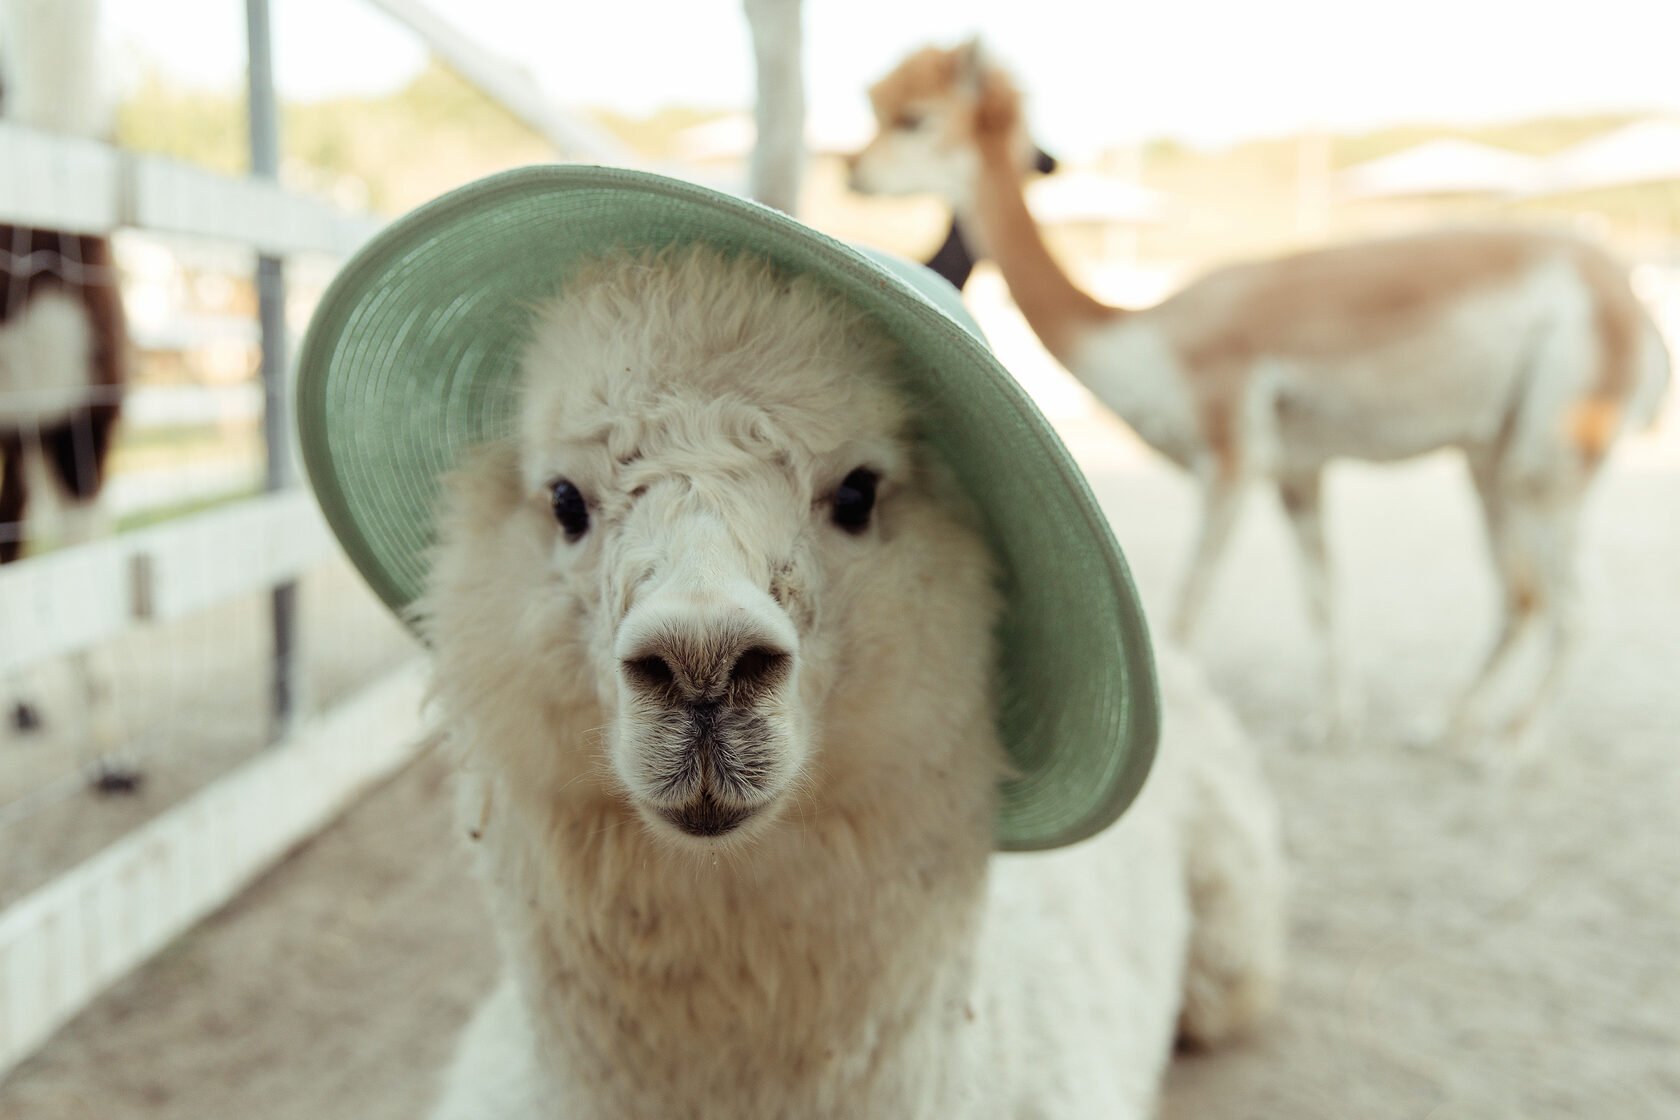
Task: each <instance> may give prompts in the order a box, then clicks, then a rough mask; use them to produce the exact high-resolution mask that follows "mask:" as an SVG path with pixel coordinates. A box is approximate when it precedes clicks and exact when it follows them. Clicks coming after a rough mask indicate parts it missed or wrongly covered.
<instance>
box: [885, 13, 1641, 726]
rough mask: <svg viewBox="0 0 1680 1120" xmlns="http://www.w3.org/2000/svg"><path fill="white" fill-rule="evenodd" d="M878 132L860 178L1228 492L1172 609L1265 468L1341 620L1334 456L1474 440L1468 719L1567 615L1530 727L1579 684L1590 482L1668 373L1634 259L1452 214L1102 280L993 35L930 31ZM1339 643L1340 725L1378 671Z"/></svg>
mask: <svg viewBox="0 0 1680 1120" xmlns="http://www.w3.org/2000/svg"><path fill="white" fill-rule="evenodd" d="M870 95H871V98H872V100H873V102H874V106H875V112H876V117H877V121H878V123H879V126H880V132H879V135H877V136H876V138H875V139H874V140H873V141H871V142H870V144H869V145H868V147H866V148H865V149H864V150H863V151H862V152H860V153H859V154H858V155H857V156H855V157H854V158H853V160H852V177H853V184H854V186H856V187H857V188H858V189H860V190H867V191H877V192H883V193H901V192H914V191H937V192H940V193H943V194H944V195H946V196H947V198H949V199H950V200H951V202H952V203H953V206H954V207H955V208H956V210H957V212H958V214H959V216H960V217H961V219H962V222H963V229H964V231H965V232H966V233H967V234H969V235H970V236H971V237H972V238H973V239H974V240H975V241H976V242H977V243H978V247H979V249H980V251H982V252H983V253H985V254H989V255H990V256H992V257H993V258H995V259H996V261H997V263H998V268H999V270H1000V271H1001V272H1002V273H1003V277H1004V279H1005V281H1006V282H1007V283H1008V284H1009V289H1010V292H1011V294H1012V295H1013V296H1014V298H1015V302H1016V303H1017V304H1018V305H1019V306H1020V309H1021V312H1022V314H1023V315H1024V316H1025V317H1026V319H1027V321H1028V323H1029V324H1030V325H1031V326H1032V328H1033V330H1034V331H1035V332H1036V333H1037V334H1038V336H1039V338H1040V339H1041V340H1042V341H1043V343H1044V345H1045V347H1046V349H1048V350H1049V351H1050V352H1051V353H1052V354H1053V355H1055V357H1056V358H1057V359H1058V360H1059V361H1060V362H1061V363H1062V364H1063V365H1065V366H1066V367H1067V369H1068V370H1069V371H1070V372H1071V373H1072V374H1073V375H1074V376H1075V377H1077V378H1078V379H1079V380H1080V381H1082V382H1083V383H1084V384H1085V385H1086V386H1087V387H1088V388H1089V389H1090V390H1091V392H1092V393H1093V394H1094V395H1095V396H1096V397H1097V398H1098V399H1100V400H1101V401H1102V402H1103V403H1105V404H1107V405H1108V406H1109V407H1111V408H1113V409H1114V410H1115V412H1117V413H1119V415H1120V416H1121V417H1122V418H1124V419H1125V420H1126V422H1127V423H1128V424H1130V425H1131V426H1132V428H1133V429H1134V430H1135V431H1136V432H1137V433H1138V435H1139V436H1140V437H1141V438H1143V439H1144V440H1146V441H1147V442H1148V443H1149V444H1150V445H1151V446H1152V447H1154V448H1155V449H1156V450H1158V451H1160V452H1161V453H1162V454H1163V455H1165V456H1166V457H1167V458H1169V459H1171V460H1172V461H1173V462H1175V463H1177V464H1178V465H1179V466H1181V467H1184V468H1186V469H1188V470H1190V471H1192V472H1193V473H1194V475H1195V476H1196V480H1197V482H1198V483H1199V485H1200V486H1201V488H1202V492H1203V516H1202V525H1201V531H1200V535H1199V538H1198V540H1197V543H1196V548H1195V553H1194V556H1193V557H1192V560H1191V563H1190V568H1189V572H1188V574H1187V576H1186V578H1185V581H1184V585H1183V589H1182V592H1181V594H1180V598H1179V603H1178V609H1177V612H1176V613H1175V616H1174V618H1173V622H1172V630H1171V633H1172V635H1173V637H1175V638H1176V639H1178V640H1180V641H1187V640H1188V639H1189V638H1190V636H1191V634H1192V631H1193V630H1194V628H1195V625H1196V623H1197V620H1198V618H1199V617H1200V614H1201V612H1202V608H1203V606H1204V605H1205V603H1206V601H1207V598H1208V592H1209V588H1210V585H1211V582H1212V578H1213V575H1214V572H1215V570H1216V567H1217V565H1218V562H1219V560H1220V558H1221V556H1222V555H1223V553H1224V551H1225V547H1226V545H1227V543H1228V542H1229V541H1230V539H1231V535H1232V530H1233V529H1234V528H1235V526H1236V521H1237V514H1238V512H1239V510H1240V509H1241V502H1242V499H1243V497H1244V495H1245V492H1246V490H1247V488H1248V485H1249V483H1251V482H1254V481H1256V480H1268V481H1275V482H1276V484H1277V487H1278V492H1279V496H1280V497H1281V499H1282V502H1283V506H1284V509H1285V511H1286V512H1287V513H1288V514H1289V518H1290V522H1291V525H1292V527H1293V529H1294V531H1295V536H1296V539H1297V543H1298V545H1299V551H1300V555H1301V562H1302V573H1303V576H1304V577H1305V584H1306V594H1307V601H1308V606H1309V609H1310V610H1311V612H1312V617H1313V621H1314V623H1315V624H1316V625H1317V627H1318V629H1319V630H1320V632H1321V634H1322V636H1323V639H1324V645H1325V647H1326V650H1327V654H1328V651H1330V650H1332V649H1333V648H1334V646H1335V644H1336V643H1335V629H1336V628H1335V626H1334V624H1333V619H1332V597H1331V593H1330V571H1329V560H1328V555H1327V550H1326V548H1325V541H1324V528H1323V523H1322V519H1321V517H1320V489H1321V485H1320V482H1321V477H1322V474H1323V471H1324V468H1325V466H1326V465H1327V464H1328V463H1329V462H1330V461H1331V460H1332V459H1335V458H1340V457H1345V458H1356V459H1366V460H1371V461H1377V462H1382V461H1391V460H1396V459H1404V458H1407V457H1410V456H1414V455H1420V454H1423V453H1425V452H1430V451H1435V450H1438V449H1441V448H1459V449H1461V450H1462V451H1463V452H1464V454H1465V456H1466V458H1467V459H1468V460H1469V463H1470V468H1471V477H1472V479H1473V480H1474V482H1475V486H1476V491H1477V494H1478V495H1479V497H1480V498H1481V501H1482V505H1483V509H1484V512H1485V514H1486V520H1487V528H1488V534H1489V537H1490V539H1491V543H1492V551H1493V560H1494V566H1495V570H1496V573H1497V576H1498V578H1499V580H1500V581H1501V583H1502V585H1503V591H1504V599H1505V602H1504V619H1503V623H1502V627H1501V630H1500V633H1499V636H1498V638H1497V639H1496V641H1495V642H1494V644H1493V646H1492V648H1491V650H1490V652H1489V653H1488V655H1487V657H1486V659H1485V661H1484V663H1483V667H1482V669H1481V671H1480V672H1479V673H1477V674H1476V677H1475V680H1474V681H1473V683H1472V684H1471V685H1470V687H1469V688H1468V689H1467V690H1466V691H1465V694H1464V697H1463V699H1462V700H1461V701H1460V703H1459V704H1458V706H1457V708H1456V715H1455V718H1454V720H1453V722H1452V725H1451V726H1452V728H1453V730H1454V733H1455V737H1464V736H1465V733H1466V732H1471V731H1474V730H1477V729H1479V728H1480V726H1481V725H1482V724H1483V723H1484V722H1485V721H1486V718H1487V716H1488V714H1489V712H1488V709H1489V707H1490V700H1491V696H1492V693H1491V688H1492V686H1493V685H1494V684H1495V683H1496V677H1497V676H1498V675H1499V674H1500V673H1501V671H1502V669H1503V668H1504V667H1505V666H1507V665H1508V664H1509V663H1510V661H1511V654H1512V653H1513V651H1514V650H1515V648H1516V646H1517V641H1518V639H1519V638H1520V637H1521V636H1522V635H1523V633H1524V632H1525V631H1527V630H1528V629H1529V628H1530V626H1531V625H1540V626H1543V628H1544V630H1545V632H1546V635H1547V638H1548V648H1547V651H1546V657H1547V661H1546V667H1545V669H1544V670H1543V671H1542V672H1541V673H1540V674H1539V675H1538V676H1537V677H1536V678H1535V679H1534V681H1533V683H1532V685H1531V687H1530V689H1529V691H1528V695H1527V696H1526V698H1524V699H1522V700H1521V701H1519V702H1518V703H1517V704H1516V705H1515V706H1514V707H1513V708H1512V714H1511V718H1510V720H1509V722H1508V723H1507V725H1506V732H1507V734H1509V735H1512V736H1515V735H1516V734H1517V733H1518V732H1520V731H1522V730H1523V729H1524V728H1525V727H1527V726H1528V725H1530V724H1531V723H1532V721H1533V720H1534V718H1535V717H1536V716H1537V715H1538V714H1539V712H1540V711H1541V707H1542V704H1543V702H1544V701H1545V700H1546V699H1547V698H1548V697H1549V696H1551V695H1552V694H1553V693H1555V691H1556V688H1555V686H1556V684H1557V682H1558V681H1559V680H1560V679H1561V675H1562V672H1563V670H1564V668H1565V666H1566V665H1567V661H1568V654H1569V653H1570V651H1571V650H1572V648H1573V646H1574V640H1573V639H1574V634H1575V631H1576V629H1577V624H1576V614H1577V604H1576V598H1577V595H1576V586H1575V585H1576V575H1575V552H1576V535H1577V525H1578V522H1579V520H1580V513H1581V506H1582V503H1583V501H1584V499H1585V496H1586V493H1587V487H1588V485H1589V483H1590V482H1591V481H1592V479H1593V477H1594V476H1595V475H1596V473H1597V471H1598V468H1599V466H1600V465H1601V463H1602V462H1603V459H1604V456H1605V454H1606V453H1607V452H1608V450H1609V448H1610V445H1611V444H1612V443H1613V442H1614V441H1615V440H1616V439H1617V437H1618V436H1619V434H1620V433H1621V432H1622V430H1623V429H1624V428H1625V427H1626V426H1627V424H1628V422H1629V420H1630V418H1632V419H1635V420H1637V419H1639V418H1641V417H1643V416H1646V415H1649V414H1650V412H1651V411H1652V402H1653V400H1654V399H1655V397H1656V396H1657V395H1658V394H1660V392H1661V391H1662V389H1663V387H1664V385H1666V382H1667V379H1668V363H1667V356H1666V353H1665V352H1664V350H1663V345H1662V340H1661V338H1660V336H1659V335H1658V334H1657V332H1656V329H1655V327H1654V326H1653V325H1652V323H1651V321H1650V319H1649V317H1648V316H1647V315H1646V313H1645V312H1644V310H1643V309H1642V308H1641V306H1640V304H1639V301H1638V300H1637V299H1636V298H1635V296H1634V294H1633V292H1632V290H1631V289H1630V287H1629V285H1628V278H1627V271H1626V269H1625V268H1623V267H1622V266H1620V265H1618V264H1617V263H1616V262H1614V261H1612V260H1611V259H1610V258H1609V257H1607V256H1606V255H1605V254H1604V253H1603V251H1602V250H1600V249H1598V248H1597V247H1595V246H1593V245H1590V244H1587V243H1586V242H1583V241H1580V240H1577V239H1575V238H1572V237H1568V236H1564V235H1560V234H1555V233H1548V232H1538V231H1529V230H1521V229H1487V230H1451V231H1437V232H1433V233H1427V234H1419V235H1414V236H1410V237H1398V238H1392V239H1387V240H1381V241H1372V242H1367V243H1364V244H1353V245H1344V246H1335V247H1332V248H1329V249H1323V250H1318V251H1314V252H1310V253H1303V254H1298V255H1295V256H1288V257H1281V258H1278V259H1275V260H1269V261H1256V262H1250V263H1244V264H1239V265H1235V266H1231V267H1227V268H1223V269H1219V270H1217V271H1214V272H1212V273H1210V274H1208V275H1207V276H1205V277H1203V278H1201V279H1199V280H1197V281H1195V282H1193V283H1192V284H1190V285H1189V286H1188V287H1186V288H1185V289H1183V290H1182V291H1180V292H1178V293H1177V294H1175V295H1174V296H1172V297H1171V298H1169V299H1168V300H1166V301H1165V302H1163V303H1161V304H1159V305H1157V306H1155V307H1151V308H1146V309H1141V310H1123V309H1121V308H1116V307H1109V306H1106V305H1104V304H1102V303H1099V302H1097V301H1096V300H1094V299H1092V298H1091V297H1090V296H1089V295H1087V294H1086V293H1085V292H1084V291H1082V290H1080V289H1079V288H1078V287H1077V286H1076V285H1075V284H1074V283H1073V282H1072V281H1071V280H1070V279H1069V278H1068V276H1067V275H1066V274H1065V273H1064V272H1063V271H1062V270H1061V268H1060V266H1059V265H1058V264H1057V263H1056V261H1055V259H1054V258H1053V257H1052V256H1051V255H1050V252H1049V251H1048V249H1047V248H1046V246H1045V244H1044V241H1043V239H1042V237H1041V236H1040V233H1039V230H1038V228H1037V226H1036V224H1035V223H1034V221H1033V218H1032V215H1031V213H1030V212H1029V211H1028V209H1027V206H1026V203H1025V201H1024V199H1023V197H1022V193H1021V172H1022V169H1023V168H1024V167H1025V166H1026V162H1027V160H1028V159H1029V158H1030V153H1031V151H1032V149H1031V142H1030V141H1029V140H1028V139H1027V133H1026V130H1025V127H1024V124H1023V120H1022V114H1021V106H1020V98H1019V96H1018V94H1017V92H1016V90H1015V88H1014V86H1013V84H1012V83H1011V82H1010V80H1009V78H1008V77H1007V76H1006V75H1005V74H1004V73H1003V72H1002V71H1000V70H998V69H997V68H995V67H993V66H990V65H988V64H987V63H986V62H985V61H984V60H983V59H982V58H981V57H980V56H979V54H978V52H977V50H976V49H975V47H974V46H973V45H972V44H970V45H968V46H965V47H960V48H957V49H955V50H938V49H931V48H930V49H927V50H923V51H920V52H918V53H916V54H915V55H913V56H911V57H910V58H909V59H907V60H906V61H905V62H904V63H903V64H901V65H900V66H899V67H898V68H897V69H895V70H894V71H893V72H892V73H891V74H889V75H888V76H887V77H886V78H884V79H882V80H881V81H880V82H879V83H877V85H876V86H875V87H874V88H873V89H872V90H871V91H870ZM1339 660H1341V658H1338V657H1336V656H1327V657H1326V661H1325V664H1326V669H1327V679H1326V681H1325V687H1324V688H1323V695H1324V697H1325V699H1326V700H1327V701H1329V702H1330V704H1331V705H1332V710H1331V712H1330V715H1331V716H1332V726H1334V724H1336V723H1340V722H1342V721H1345V719H1346V718H1347V717H1348V716H1349V715H1350V714H1351V708H1352V704H1353V699H1354V698H1353V696H1352V694H1351V692H1350V691H1348V690H1347V689H1346V688H1345V687H1344V685H1343V682H1341V681H1340V680H1339V679H1338V675H1337V663H1338V661H1339Z"/></svg>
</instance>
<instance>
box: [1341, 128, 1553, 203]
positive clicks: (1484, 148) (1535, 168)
mask: <svg viewBox="0 0 1680 1120" xmlns="http://www.w3.org/2000/svg"><path fill="white" fill-rule="evenodd" d="M1544 174H1545V170H1544V164H1543V163H1542V161H1540V160H1537V159H1535V158H1534V157H1532V156H1525V155H1523V154H1521V153H1520V152H1513V151H1510V150H1509V149H1506V148H1498V147H1494V146H1493V145H1491V144H1478V143H1476V142H1474V141H1471V140H1456V139H1444V140H1430V141H1428V142H1427V143H1423V144H1419V145H1417V146H1416V147H1412V148H1407V149H1405V150H1404V151H1399V152H1395V153H1394V154H1393V155H1387V156H1383V157H1382V158H1380V159H1374V160H1370V161H1368V162H1366V163H1360V164H1355V165H1354V166H1353V167H1350V168H1348V169H1347V170H1346V171H1343V172H1342V173H1341V175H1340V176H1338V183H1337V185H1338V187H1339V193H1340V194H1341V196H1342V197H1343V198H1349V199H1377V198H1420V197H1430V196H1442V195H1498V196H1515V195H1519V194H1525V193H1528V192H1529V191H1532V190H1534V189H1535V188H1536V187H1537V186H1538V185H1539V184H1540V183H1541V181H1542V179H1543V177H1544Z"/></svg>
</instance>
